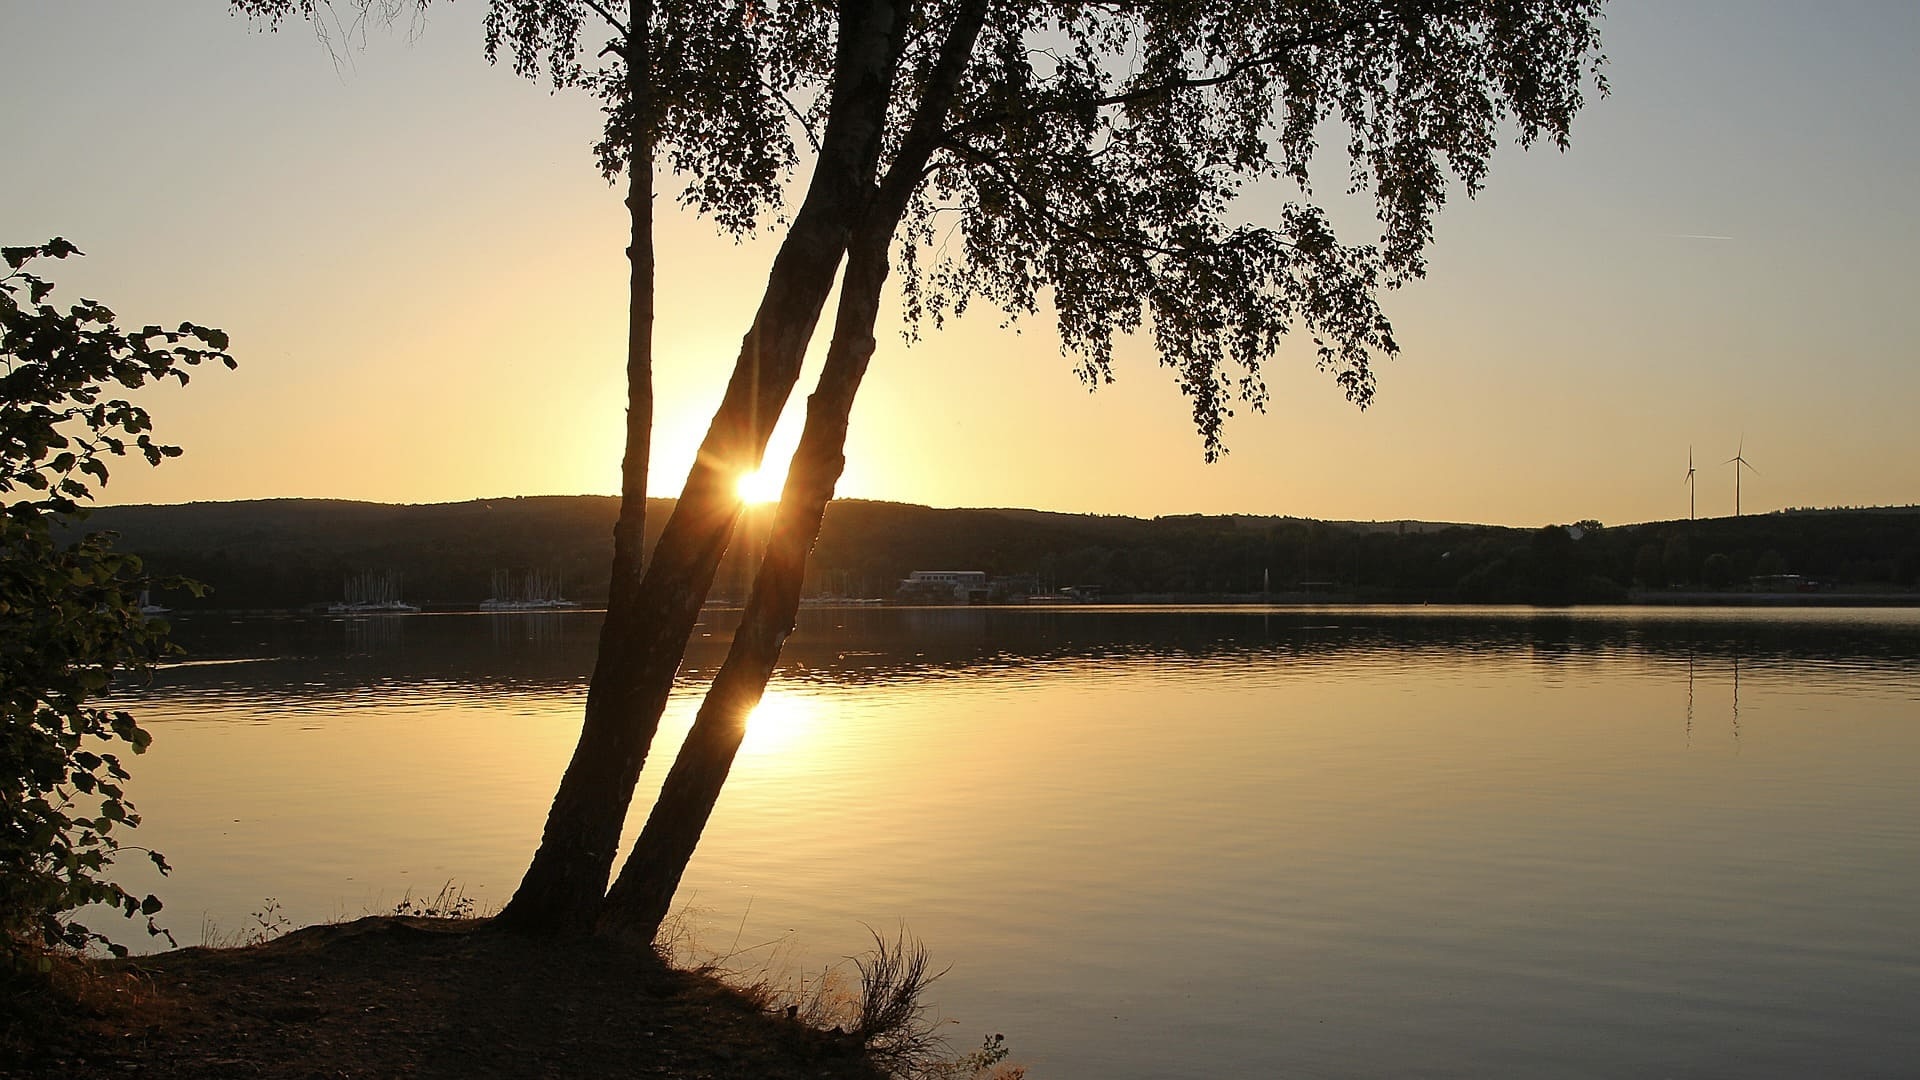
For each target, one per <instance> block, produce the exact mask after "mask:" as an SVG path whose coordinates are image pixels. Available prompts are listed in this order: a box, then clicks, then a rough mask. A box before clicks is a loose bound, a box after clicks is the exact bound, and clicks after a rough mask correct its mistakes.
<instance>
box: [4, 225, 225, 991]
mask: <svg viewBox="0 0 1920 1080" xmlns="http://www.w3.org/2000/svg"><path fill="white" fill-rule="evenodd" d="M78 254H80V251H79V250H78V249H77V248H75V247H74V246H73V245H72V244H71V243H68V242H67V241H65V240H62V239H59V238H57V237H56V238H55V239H53V240H50V241H48V242H47V243H45V244H41V245H38V246H34V247H10V248H6V249H4V257H5V260H6V264H7V273H6V275H5V276H4V277H0V363H3V364H4V365H5V371H4V375H0V499H4V500H5V501H4V504H3V507H4V508H3V509H0V937H3V938H4V945H5V946H7V947H12V946H14V945H18V944H35V945H56V944H64V945H69V946H74V947H81V946H85V945H87V944H89V943H93V942H98V943H101V944H107V945H108V947H109V948H110V949H112V950H113V951H115V952H116V953H124V952H125V949H124V948H123V947H122V946H119V945H115V944H111V943H109V942H108V941H107V939H106V937H105V936H104V935H102V934H100V933H98V932H96V931H93V930H90V929H89V928H87V927H86V926H85V925H83V924H81V923H79V922H77V921H75V920H74V919H73V918H71V916H70V914H69V913H70V912H72V911H74V910H75V909H76V908H80V907H84V906H86V905H89V904H103V905H107V906H111V907H116V908H119V909H120V910H121V911H122V912H123V913H124V914H125V915H127V916H128V917H134V916H145V917H147V929H148V931H149V932H150V933H155V934H160V933H164V931H162V930H160V929H159V928H158V927H157V926H155V924H154V922H153V919H152V916H153V914H154V913H155V912H157V911H159V910H160V901H159V900H158V899H157V898H155V897H153V896H151V895H149V896H145V897H139V896H135V895H133V894H132V893H129V892H127V891H126V889H124V888H122V887H121V886H120V885H118V884H116V883H115V882H113V881H112V880H110V879H109V878H108V877H107V874H108V873H109V871H110V870H111V867H112V863H113V860H114V857H115V855H116V854H117V853H118V852H119V851H120V849H121V844H120V839H119V836H118V835H117V832H118V831H119V830H125V829H130V828H132V827H134V826H136V825H138V824H139V823H140V816H139V814H138V813H136V812H135V811H134V807H133V804H132V803H131V802H130V801H128V799H127V797H126V790H125V788H124V786H123V785H124V783H125V781H126V780H127V771H126V768H125V767H124V765H122V763H121V760H120V756H119V754H118V752H117V751H116V750H115V747H116V746H119V745H124V746H125V747H127V748H128V749H130V750H131V751H133V752H134V753H136V754H137V753H139V752H141V751H142V750H145V749H146V747H147V743H148V736H147V733H146V732H145V731H142V730H141V729H140V727H139V726H138V725H137V724H136V723H135V722H134V720H133V717H132V716H130V715H128V714H127V713H126V712H124V711H121V710H118V709H111V708H104V707H102V706H100V705H97V704H95V703H94V699H95V698H96V696H97V695H98V694H99V693H100V692H101V691H102V690H104V689H105V688H106V687H107V685H108V683H109V682H110V681H111V680H112V679H114V678H115V677H116V676H118V677H125V676H128V675H138V674H139V673H141V672H143V671H145V670H146V669H147V667H148V666H149V665H150V664H151V663H152V662H153V660H154V658H155V657H156V656H158V655H160V654H161V653H162V652H164V650H165V649H166V645H165V641H166V629H167V627H166V624H165V623H163V622H159V621H150V620H148V619H146V618H145V617H144V616H143V615H142V613H141V611H140V601H139V593H140V590H141V589H142V588H144V587H145V586H146V585H147V584H148V582H147V581H146V579H144V578H143V577H141V564H140V560H139V559H138V558H136V557H134V556H131V555H124V554H120V553H117V552H115V551H114V550H113V547H112V543H111V537H110V536H109V535H107V534H102V533H94V534H91V535H86V536H82V537H80V538H78V539H77V540H70V539H69V537H68V536H67V533H68V532H69V530H70V529H71V526H72V523H73V522H75V521H77V520H78V518H79V517H80V515H81V513H82V510H81V503H82V502H83V501H85V500H87V499H89V498H91V497H92V487H93V485H96V484H105V483H106V482H107V465H108V461H109V459H111V458H114V457H120V456H125V455H127V454H129V453H135V454H138V455H139V456H141V457H144V458H145V459H146V461H147V462H148V463H149V464H152V465H157V464H159V463H160V462H161V461H162V460H164V459H166V458H169V457H174V456H177V455H178V454H179V453H180V450H179V448H178V447H174V446H168V445H165V444H162V443H158V442H155V441H154V439H153V436H152V422H151V420H150V419H149V417H148V415H147V412H146V410H145V409H143V408H141V407H139V406H137V405H135V404H133V403H131V402H130V401H128V400H126V399H125V398H121V397H115V396H110V395H111V394H112V393H114V392H116V391H118V390H123V389H135V388H138V387H140V386H143V385H145V384H146V383H149V382H153V381H157V380H161V379H168V378H171V379H175V380H177V381H179V382H181V383H185V382H186V381H187V369H188V368H190V367H193V366H195V365H198V364H200V363H202V362H204V361H209V360H217V361H219V362H221V363H224V364H226V365H227V366H229V367H231V366H233V358H232V357H231V356H229V355H228V354H227V352H226V348H227V335H226V334H225V333H223V332H221V331H219V330H215V329H212V328H211V327H205V326H198V325H195V324H193V323H181V324H180V325H179V327H178V328H177V329H174V330H165V329H162V328H161V327H158V326H147V327H143V328H141V329H139V330H133V331H126V330H122V329H120V328H119V327H118V326H117V325H115V323H114V314H113V312H112V311H110V310H108V309H107V308H106V307H105V306H104V305H102V304H100V303H99V302H97V301H93V300H81V301H80V302H79V303H77V304H75V305H73V306H72V307H70V308H68V309H67V310H65V311H59V310H56V309H55V308H54V307H52V306H50V305H48V304H46V303H45V302H44V301H45V300H46V299H47V297H48V296H49V295H50V294H51V293H52V292H53V285H52V283H51V282H49V281H47V280H45V279H44V278H42V277H40V276H38V275H37V274H35V273H33V272H31V271H29V270H28V269H26V267H27V265H28V264H29V263H30V262H32V261H33V260H34V259H36V258H53V259H65V258H67V257H69V256H73V255H78ZM22 293H24V294H25V296H24V298H23V297H22V295H21V294H22ZM148 855H149V857H150V858H151V859H152V860H153V863H154V865H155V866H157V867H158V868H159V869H160V870H161V871H162V872H165V871H166V870H167V863H166V860H165V859H163V858H162V857H161V856H160V855H159V854H158V853H157V852H148Z"/></svg>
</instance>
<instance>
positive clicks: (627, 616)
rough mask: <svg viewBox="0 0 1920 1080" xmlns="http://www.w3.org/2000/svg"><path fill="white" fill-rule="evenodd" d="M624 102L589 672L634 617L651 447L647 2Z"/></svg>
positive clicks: (633, 34) (634, 14)
mask: <svg viewBox="0 0 1920 1080" xmlns="http://www.w3.org/2000/svg"><path fill="white" fill-rule="evenodd" d="M628 20H629V21H628V23H627V25H628V27H629V33H628V37H627V41H628V46H627V101H628V108H629V109H631V110H632V119H631V121H630V125H631V126H630V128H629V133H628V139H629V150H628V157H627V216H628V218H629V219H630V220H631V222H632V240H631V242H630V243H629V244H628V246H627V262H628V265H629V267H630V268H631V269H630V273H629V275H628V278H627V447H626V455H625V457H624V458H623V459H622V460H621V462H620V518H619V520H618V521H616V522H615V523H614V526H613V582H612V585H611V586H610V587H609V589H608V592H607V621H606V623H605V624H604V625H603V627H602V629H601V632H600V647H601V652H600V655H599V656H598V657H597V658H596V659H595V661H594V670H595V671H596V672H597V671H598V670H599V669H600V668H602V667H606V666H608V665H609V664H610V663H612V662H614V658H612V657H609V656H608V655H607V654H606V646H607V643H608V641H609V640H610V639H617V638H618V637H619V636H620V635H619V633H618V632H615V633H611V634H610V633H608V632H607V630H606V627H618V626H619V625H621V624H622V623H625V622H627V621H630V620H631V619H632V618H633V615H634V611H635V608H636V601H637V600H638V599H639V595H640V575H641V571H642V568H643V566H644V565H645V562H644V559H645V548H646V535H647V468H648V459H649V456H650V452H651V449H652V441H653V266H654V263H653V138H652V136H651V135H644V134H642V132H644V131H646V130H647V129H646V127H645V125H647V124H648V123H649V121H650V119H651V114H652V111H653V102H652V92H651V91H652V83H653V59H652V52H651V50H652V39H651V38H650V36H649V34H650V32H651V29H652V24H653V0H632V2H631V3H630V4H629V5H628Z"/></svg>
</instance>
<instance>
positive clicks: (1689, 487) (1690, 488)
mask: <svg viewBox="0 0 1920 1080" xmlns="http://www.w3.org/2000/svg"><path fill="white" fill-rule="evenodd" d="M1682 483H1684V484H1686V485H1687V520H1688V521H1692V520H1693V447H1691V446H1689V447H1687V478H1686V479H1685V480H1684V481H1682ZM1733 501H1734V502H1736V503H1738V502H1739V501H1740V499H1739V497H1738V496H1737V495H1736V496H1735V497H1734V500H1733Z"/></svg>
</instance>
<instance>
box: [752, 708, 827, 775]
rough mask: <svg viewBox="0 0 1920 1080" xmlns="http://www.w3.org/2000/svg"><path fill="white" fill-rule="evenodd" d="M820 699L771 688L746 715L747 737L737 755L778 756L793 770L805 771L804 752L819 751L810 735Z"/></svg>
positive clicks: (817, 743)
mask: <svg viewBox="0 0 1920 1080" xmlns="http://www.w3.org/2000/svg"><path fill="white" fill-rule="evenodd" d="M819 714H820V703H819V702H818V701H817V700H816V699H815V698H813V697H811V696H809V695H806V694H802V693H798V692H795V691H792V690H785V689H781V688H778V687H774V688H771V689H769V690H768V691H767V693H766V695H765V696H764V697H762V698H761V699H760V704H758V705H755V706H754V707H753V711H752V712H751V713H749V714H748V715H747V737H746V739H745V740H744V741H742V742H741V744H740V756H741V757H743V758H745V757H779V758H782V759H784V760H785V767H786V768H787V769H789V770H792V771H796V772H799V771H806V768H807V763H806V755H807V754H809V753H817V752H819V741H818V740H817V739H813V738H812V736H813V735H814V734H815V732H814V728H815V726H816V724H817V723H818V721H819Z"/></svg>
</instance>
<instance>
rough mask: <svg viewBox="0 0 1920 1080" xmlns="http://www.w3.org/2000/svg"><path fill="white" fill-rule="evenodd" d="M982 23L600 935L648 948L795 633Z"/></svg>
mask: <svg viewBox="0 0 1920 1080" xmlns="http://www.w3.org/2000/svg"><path fill="white" fill-rule="evenodd" d="M985 17H986V5H985V4H984V3H974V4H969V5H967V7H966V8H964V9H962V10H961V11H960V12H958V13H957V14H956V16H955V18H954V20H953V23H952V25H951V27H950V28H949V31H948V35H947V39H946V41H945V42H944V43H943V44H942V46H941V53H940V59H939V61H938V63H937V64H936V67H935V70H934V72H933V75H932V78H931V79H930V80H929V83H928V86H927V90H926V93H925V95H924V97H923V98H922V100H921V101H920V103H919V105H918V107H917V108H916V109H915V112H914V119H913V123H912V125H911V126H910V128H909V130H908V133H907V135H906V138H905V139H904V140H903V141H902V144H901V147H900V150H899V153H898V155H897V156H896V157H895V160H894V162H893V164H892V166H891V167H890V168H888V170H887V175H886V178H885V179H884V180H882V181H881V183H880V184H879V186H878V191H877V192H876V194H875V197H874V199H873V202H872V205H871V207H870V208H869V210H868V213H867V215H866V217H865V219H864V220H863V221H862V223H861V225H860V228H859V229H858V230H857V231H856V233H855V235H854V238H853V240H852V242H851V244H850V245H849V247H848V249H847V269H846V274H845V276H844V280H842V281H841V283H840V307H839V310H838V311H837V312H836V314H835V317H834V329H833V340H832V342H831V343H830V344H829V346H828V348H827V359H826V363H825V364H824V366H823V367H822V369H821V372H820V381H819V384H818V386H817V388H816V389H815V390H814V393H813V395H812V396H811V397H809V398H808V400H807V421H806V426H805V428H804V429H803V430H802V432H801V435H800V446H799V448H798V449H796V450H795V451H794V455H793V460H792V462H791V463H790V464H789V465H788V467H787V482H786V486H785V489H784V490H783V491H782V492H781V495H780V507H779V509H778V510H777V511H776V512H775V515H774V523H773V532H772V534H771V535H770V536H769V537H768V540H767V550H766V554H765V555H764V556H763V558H762V560H761V563H760V570H759V572H758V574H757V575H756V577H755V578H754V583H753V591H752V593H751V594H750V595H749V597H748V600H747V607H746V610H745V611H744V612H742V614H741V617H740V625H739V627H738V629H736V630H735V631H734V636H733V643H732V644H731V645H730V646H729V647H728V649H727V658H726V660H725V661H723V662H722V663H721V666H720V672H719V674H718V675H716V676H715V677H714V680H713V685H712V686H711V687H709V688H708V690H707V696H706V699H705V700H704V701H702V702H701V705H700V711H699V713H698V714H697V715H696V716H695V717H694V722H693V728H692V730H690V731H689V732H688V733H687V739H686V742H685V743H683V744H682V745H681V747H680V753H679V756H678V757H677V758H675V760H674V763H673V768H672V769H671V770H669V771H668V773H667V779H666V782H665V784H664V785H663V786H662V788H661V791H660V798H659V800H658V801H656V802H655V803H654V806H653V812H652V813H651V814H649V815H648V817H647V824H646V827H645V829H643V830H642V831H641V834H640V839H639V841H638V842H636V843H635V845H634V849H633V854H632V855H631V856H630V857H629V858H628V859H627V862H626V865H625V866H623V867H622V868H621V870H620V877H619V879H618V880H616V881H615V882H614V885H613V888H612V890H610V891H609V892H608V894H607V899H606V903H605V905H604V906H603V908H602V910H601V919H600V925H601V928H602V929H604V930H607V931H610V932H614V933H620V934H631V935H634V936H636V937H642V938H646V939H651V938H652V937H653V936H654V934H655V933H656V932H657V931H658V930H659V928H660V923H661V920H663V919H665V918H666V915H667V910H668V908H669V906H670V905H671V904H672V901H673V894H674V891H675V890H676V889H677V888H679V885H680V878H681V876H682V875H683V874H684V873H685V871H686V867H687V862H688V861H689V860H690V859H691V858H692V857H693V852H694V849H695V848H696V847H697V846H698V845H699V843H700V834H701V833H702V832H703V831H704V830H705V828H706V824H707V821H708V819H709V818H711V817H712V815H713V808H714V805H715V803H717V802H718V800H719V798H720V789H721V788H722V787H723V786H724V785H725V784H726V780H727V774H728V773H729V772H730V771H731V770H732V768H733V759H734V755H735V754H736V753H737V752H738V751H739V749H740V741H741V740H742V739H743V738H745V737H746V731H747V717H748V714H750V713H751V712H752V711H753V707H754V706H755V705H758V704H759V703H760V698H761V695H762V694H763V693H764V692H765V691H766V688H767V680H768V679H769V678H770V677H771V676H772V674H773V667H774V664H775V663H777V662H778V661H779V659H780V650H781V647H782V646H783V645H785V644H786V640H787V635H788V634H790V633H792V632H793V622H794V616H795V615H796V614H797V613H798V611H799V609H800V588H801V584H802V582H803V581H804V580H805V577H806V568H807V557H808V555H809V554H810V553H811V552H812V550H813V544H814V541H815V540H816V539H817V538H818V537H819V535H820V523H821V521H822V520H823V519H824V517H825V515H826V508H827V503H828V502H829V501H831V500H832V498H833V489H834V485H835V484H837V483H838V482H839V480H840V474H841V472H842V471H843V470H844V469H845V468H846V463H847V459H846V454H845V451H846V444H847V420H848V416H849V414H850V413H851V411H852V409H853V401H854V396H855V395H856V394H857V393H858V392H859V389H860V381H861V379H862V378H864V377H865V375H866V371H867V362H868V361H869V360H870V359H871V358H872V357H873V351H874V338H873V330H874V324H875V322H876V321H877V320H878V317H879V310H880V290H881V287H882V286H884V285H885V284H886V280H887V269H888V268H887V247H888V245H889V243H890V242H891V241H892V238H893V230H894V229H895V227H896V226H898V224H899V222H900V217H901V215H902V213H903V212H904V211H905V209H906V205H907V200H908V199H909V198H910V197H911V196H912V194H913V191H914V189H915V188H916V187H918V186H919V183H920V179H921V177H922V175H923V172H924V169H925V167H926V164H927V162H928V161H929V160H930V159H931V158H932V155H933V153H934V150H935V147H936V146H937V145H938V133H939V129H940V126H941V124H942V122H943V121H944V119H945V117H946V114H947V109H948V107H949V105H950V104H951V102H952V99H953V94H954V92H955V89H956V88H957V87H958V85H959V81H960V76H961V74H962V73H963V72H964V70H965V68H966V62H967V59H968V57H969V56H971V55H972V52H973V45H974V41H975V40H976V39H977V37H978V36H979V33H980V28H981V26H982V24H983V23H984V21H985Z"/></svg>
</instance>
